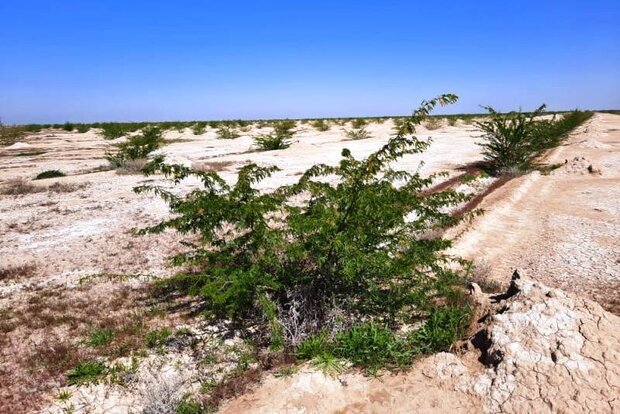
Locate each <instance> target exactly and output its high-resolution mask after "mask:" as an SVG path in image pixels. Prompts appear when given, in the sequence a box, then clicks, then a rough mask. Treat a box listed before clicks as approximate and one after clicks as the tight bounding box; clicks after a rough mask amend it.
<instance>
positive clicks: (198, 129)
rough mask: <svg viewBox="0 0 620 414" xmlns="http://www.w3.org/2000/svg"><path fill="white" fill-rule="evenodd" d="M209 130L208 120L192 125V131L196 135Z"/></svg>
mask: <svg viewBox="0 0 620 414" xmlns="http://www.w3.org/2000/svg"><path fill="white" fill-rule="evenodd" d="M206 130H207V123H206V122H197V123H195V124H194V125H193V126H192V132H193V133H194V135H202V134H204V133H205V131H206Z"/></svg>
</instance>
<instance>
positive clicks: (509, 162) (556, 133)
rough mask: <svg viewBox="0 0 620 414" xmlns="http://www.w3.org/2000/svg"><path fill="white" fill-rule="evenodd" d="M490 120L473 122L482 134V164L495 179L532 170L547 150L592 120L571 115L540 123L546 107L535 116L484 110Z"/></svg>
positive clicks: (580, 114)
mask: <svg viewBox="0 0 620 414" xmlns="http://www.w3.org/2000/svg"><path fill="white" fill-rule="evenodd" d="M486 109H487V110H488V112H489V117H488V118H486V119H482V120H479V121H476V122H475V125H476V127H477V128H478V129H479V130H480V131H482V133H483V135H482V138H483V142H482V143H480V144H479V145H480V146H482V148H483V155H484V157H485V161H486V162H487V164H488V166H489V170H490V172H491V173H493V174H495V175H503V174H517V173H522V172H524V171H527V170H529V169H530V168H532V166H533V164H534V162H535V160H536V159H537V158H538V157H539V156H540V155H541V154H542V153H543V152H544V151H546V150H547V149H550V148H553V147H556V146H557V145H559V144H560V143H561V142H562V141H563V140H564V139H565V138H566V136H567V134H568V133H569V132H570V131H572V130H574V129H575V128H576V127H578V126H579V125H581V124H583V123H584V122H585V121H587V120H588V119H590V117H592V115H593V113H592V112H583V111H578V110H575V111H572V112H570V113H567V114H565V115H561V116H560V117H557V116H556V115H554V116H553V118H552V119H541V118H540V117H541V115H543V114H544V110H545V105H541V106H540V107H539V108H538V109H536V110H535V111H534V112H530V113H524V112H521V111H516V112H509V113H506V114H502V113H499V112H497V111H495V110H494V109H493V108H491V107H486Z"/></svg>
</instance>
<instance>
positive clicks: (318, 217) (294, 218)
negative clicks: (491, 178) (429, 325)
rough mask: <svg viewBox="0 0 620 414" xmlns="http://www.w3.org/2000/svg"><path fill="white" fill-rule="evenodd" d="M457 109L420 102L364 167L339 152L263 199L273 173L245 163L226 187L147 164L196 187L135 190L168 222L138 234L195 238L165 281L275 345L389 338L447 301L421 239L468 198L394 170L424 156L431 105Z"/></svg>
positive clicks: (449, 282)
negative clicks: (374, 335) (362, 335)
mask: <svg viewBox="0 0 620 414" xmlns="http://www.w3.org/2000/svg"><path fill="white" fill-rule="evenodd" d="M456 100H457V97H456V96H455V95H441V96H439V97H437V98H435V99H433V100H431V101H429V102H424V103H423V104H422V106H421V107H420V108H419V109H417V110H416V111H415V112H414V113H413V115H412V116H411V117H410V118H408V119H407V120H405V121H403V124H402V126H401V128H400V130H399V133H398V134H397V135H396V136H394V137H392V138H391V139H390V140H389V142H388V143H387V144H386V145H384V146H383V147H382V148H381V149H379V150H378V151H377V152H375V153H373V154H371V155H370V156H368V157H367V158H365V159H361V160H358V159H355V158H354V157H353V156H352V155H351V153H350V151H349V150H347V149H345V150H343V151H342V160H341V161H340V163H339V164H338V165H336V166H330V165H324V164H318V165H315V166H313V167H312V168H310V169H309V170H307V171H306V172H305V173H304V174H303V175H302V176H301V177H300V178H299V181H298V182H296V183H294V184H291V185H288V186H283V187H280V188H277V189H276V190H273V191H263V192H261V191H259V190H258V189H257V188H256V184H257V183H259V182H260V181H262V180H264V179H267V178H268V177H269V176H270V175H271V174H273V173H274V172H276V171H277V170H278V168H277V167H263V166H258V165H256V164H249V165H246V166H244V167H243V168H242V169H241V170H240V171H239V176H238V179H237V182H236V183H235V184H234V185H229V184H228V183H227V182H226V181H224V180H223V179H222V177H220V176H219V175H218V174H217V173H216V172H214V171H196V170H192V169H190V168H187V167H184V166H181V165H166V164H164V163H162V162H157V163H152V164H150V165H149V166H148V167H147V170H148V171H147V172H148V173H157V172H161V173H163V174H165V175H167V176H169V177H171V178H172V179H173V180H174V181H175V182H179V181H181V180H183V179H185V178H188V177H196V178H199V179H200V180H201V182H202V188H199V189H196V190H193V191H191V192H190V193H188V194H186V195H177V194H176V192H175V193H173V192H170V191H168V190H166V189H164V188H162V187H158V186H150V185H147V186H141V187H137V188H136V189H135V190H136V191H137V192H140V193H141V192H154V193H155V194H158V195H159V196H161V197H162V198H163V199H164V200H166V201H167V202H168V204H169V206H170V210H171V213H172V217H171V218H169V219H167V220H166V221H163V222H161V223H159V224H157V225H155V226H153V227H149V228H145V229H141V230H139V231H138V232H139V233H157V232H161V231H164V230H165V229H169V228H170V229H175V230H177V231H178V232H181V233H186V234H191V235H193V236H195V237H194V238H193V241H192V242H191V243H189V244H188V245H189V246H191V248H190V249H189V250H188V251H186V252H184V253H182V254H179V255H177V256H175V257H174V258H173V263H174V264H176V265H187V266H186V267H185V268H186V269H191V271H184V272H182V273H180V274H178V275H177V276H176V277H174V278H172V279H170V280H168V281H166V282H164V284H165V285H166V287H168V288H174V289H180V290H182V291H184V292H188V293H191V294H196V295H200V296H202V297H203V298H204V306H205V307H206V309H207V310H208V311H209V312H210V314H211V315H213V316H215V317H221V318H230V319H232V320H234V321H235V322H237V323H238V324H239V325H240V326H245V327H254V328H256V327H263V328H268V329H258V330H256V329H255V330H253V331H254V332H269V333H270V339H271V343H272V345H278V346H281V345H284V346H286V347H290V346H294V345H297V344H299V343H301V342H302V341H303V340H306V339H307V338H309V337H312V336H313V335H316V334H317V333H319V332H320V331H327V332H329V333H330V335H335V334H336V333H337V332H343V331H346V329H347V327H350V326H353V325H355V324H357V323H360V322H363V321H371V320H372V321H374V322H375V323H378V324H381V326H384V327H386V328H389V329H390V330H391V329H394V328H396V327H398V326H400V325H402V324H408V323H413V322H415V321H418V320H422V319H424V318H425V317H426V316H428V314H429V312H430V311H431V310H432V309H433V308H434V307H435V305H434V304H435V303H439V302H440V301H437V300H436V299H437V298H445V297H446V296H450V295H451V293H452V292H453V283H454V282H455V280H456V277H457V274H456V271H455V270H454V267H453V266H448V263H449V262H450V263H454V262H453V259H452V258H450V257H448V256H447V255H446V254H445V253H444V250H445V249H446V248H447V247H449V246H450V242H449V241H448V240H444V239H441V238H428V237H427V234H428V233H429V230H432V229H435V228H438V227H442V226H445V225H448V224H451V223H454V220H456V219H454V218H452V217H451V216H450V215H449V214H448V213H447V212H446V208H447V207H449V206H453V205H455V204H457V203H460V202H462V201H464V200H465V199H466V196H464V195H462V194H460V193H457V192H455V191H454V190H445V191H440V192H428V191H425V190H427V189H428V187H429V186H430V185H431V184H432V183H433V180H434V179H435V177H436V176H430V177H423V176H421V175H420V174H419V173H418V172H417V171H413V172H412V171H401V170H394V169H393V168H392V164H393V162H395V161H397V160H398V159H400V158H402V157H403V156H406V155H408V154H416V153H421V152H423V151H424V150H426V148H427V147H428V146H429V142H428V141H424V140H420V139H418V138H417V137H415V136H414V135H413V133H414V132H415V127H416V125H418V124H420V122H422V121H423V120H424V119H425V118H426V117H427V115H428V114H429V112H430V111H431V110H432V109H433V108H434V107H435V106H436V105H447V104H450V103H453V102H455V101H456ZM265 339H268V338H265Z"/></svg>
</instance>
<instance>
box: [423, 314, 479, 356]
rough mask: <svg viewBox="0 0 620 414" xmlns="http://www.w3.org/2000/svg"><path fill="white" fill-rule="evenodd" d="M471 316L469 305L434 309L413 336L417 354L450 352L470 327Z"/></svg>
mask: <svg viewBox="0 0 620 414" xmlns="http://www.w3.org/2000/svg"><path fill="white" fill-rule="evenodd" d="M471 315H472V309H471V307H469V306H468V305H463V306H446V307H439V308H435V309H433V311H432V312H431V314H430V316H429V318H428V320H427V321H426V322H425V323H424V325H423V326H422V327H421V328H420V329H418V330H417V331H415V332H414V334H413V338H412V340H413V342H414V343H415V348H416V350H417V352H420V353H422V354H430V353H433V352H438V351H448V350H450V348H451V346H452V345H453V344H454V342H455V341H456V340H457V339H459V338H460V337H461V336H462V335H463V333H464V332H465V330H466V329H467V327H468V326H469V321H470V318H471Z"/></svg>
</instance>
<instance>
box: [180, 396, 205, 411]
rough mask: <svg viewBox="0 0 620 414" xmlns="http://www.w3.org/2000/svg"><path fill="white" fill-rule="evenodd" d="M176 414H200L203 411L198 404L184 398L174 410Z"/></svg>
mask: <svg viewBox="0 0 620 414" xmlns="http://www.w3.org/2000/svg"><path fill="white" fill-rule="evenodd" d="M176 413H177V414H202V413H204V410H203V409H202V406H201V405H200V403H199V402H198V401H196V400H194V399H192V398H189V397H185V398H183V400H181V402H180V403H179V405H178V406H177V409H176Z"/></svg>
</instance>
